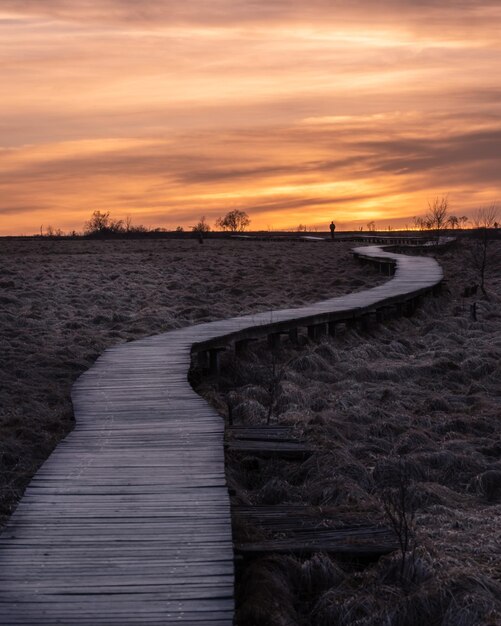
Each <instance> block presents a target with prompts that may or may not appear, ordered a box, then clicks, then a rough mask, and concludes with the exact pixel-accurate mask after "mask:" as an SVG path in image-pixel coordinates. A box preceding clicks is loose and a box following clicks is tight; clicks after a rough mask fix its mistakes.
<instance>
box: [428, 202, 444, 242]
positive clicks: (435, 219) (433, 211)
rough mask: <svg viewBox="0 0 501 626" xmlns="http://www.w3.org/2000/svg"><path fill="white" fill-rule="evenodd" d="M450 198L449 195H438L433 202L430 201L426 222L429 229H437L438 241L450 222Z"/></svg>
mask: <svg viewBox="0 0 501 626" xmlns="http://www.w3.org/2000/svg"><path fill="white" fill-rule="evenodd" d="M448 213H449V200H448V198H447V196H442V197H441V198H439V197H438V196H437V197H436V198H435V199H434V200H433V202H428V212H427V213H426V215H425V218H424V219H425V223H426V226H427V228H428V229H429V230H433V231H435V235H436V238H437V243H438V242H439V241H440V235H441V233H443V232H444V231H445V230H446V228H447V225H448V222H449V215H448Z"/></svg>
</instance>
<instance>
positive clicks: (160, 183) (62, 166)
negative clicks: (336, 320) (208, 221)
mask: <svg viewBox="0 0 501 626" xmlns="http://www.w3.org/2000/svg"><path fill="white" fill-rule="evenodd" d="M500 25H501V7H500V6H499V2H498V1H497V0H496V1H494V0H479V1H477V2H475V1H468V2H466V1H457V0H454V1H452V0H442V1H440V2H439V1H438V0H436V1H435V0H433V1H431V0H430V1H426V0H420V1H419V2H417V1H414V2H413V1H410V0H407V1H406V0H382V1H381V2H378V3H374V2H372V1H370V2H369V0H358V1H355V2H352V3H346V2H341V1H340V0H312V1H311V2H308V3H304V2H300V1H299V0H277V1H276V2H265V1H264V0H253V1H252V2H250V1H249V0H236V1H235V0H231V1H230V0H213V1H211V2H210V3H209V2H205V1H204V2H202V1H201V0H194V1H193V2H185V3H180V2H177V1H176V2H174V1H173V0H164V1H158V0H155V1H154V2H153V1H149V0H144V1H143V2H136V1H135V0H134V1H132V0H99V1H98V0H87V1H86V2H78V3H77V2H72V1H70V0H47V1H46V2H39V1H38V0H3V2H2V5H1V7H0V64H1V65H0V67H1V68H2V69H1V70H0V71H1V73H2V76H1V79H2V84H4V85H7V86H8V88H7V89H5V90H4V95H3V97H2V102H1V103H0V109H1V110H0V113H1V115H0V131H1V135H0V136H1V140H0V141H1V144H2V146H3V150H0V164H1V167H2V169H1V171H0V193H1V196H0V216H1V218H0V220H1V221H0V232H4V233H8V232H16V231H17V230H20V229H22V230H23V231H26V230H27V229H29V228H32V230H36V229H37V228H38V222H39V220H40V219H41V218H43V220H44V222H45V223H48V222H49V221H50V222H53V223H54V224H64V225H66V226H71V227H74V228H78V227H80V226H81V224H82V223H83V221H84V220H85V219H86V218H87V217H88V214H89V212H90V211H91V210H93V209H95V208H106V209H110V210H113V211H114V212H116V213H117V214H120V215H123V214H125V213H129V214H132V215H133V216H135V219H136V221H147V222H149V223H151V224H153V223H155V224H156V225H165V226H175V225H177V224H178V223H183V224H185V225H187V224H189V223H190V220H193V219H194V216H196V215H197V214H201V213H206V214H207V215H208V216H209V217H210V218H212V217H215V216H216V215H218V214H220V213H221V212H223V211H225V210H227V209H228V208H232V207H235V206H238V207H241V208H245V209H246V210H248V211H249V212H251V213H252V214H253V224H254V225H255V226H258V227H259V226H260V225H261V226H265V225H269V224H271V225H273V226H284V225H294V224H295V223H299V221H301V222H302V223H305V222H307V223H322V222H325V221H326V220H329V221H330V219H331V218H335V219H338V220H339V221H342V222H344V223H347V224H348V223H350V222H351V223H355V222H358V221H360V220H365V219H367V220H368V219H376V220H377V219H381V220H386V219H397V218H399V217H402V219H405V217H406V216H409V215H412V214H415V213H416V212H418V211H419V209H420V207H424V206H425V204H426V200H427V198H429V197H432V196H433V195H435V194H437V193H441V192H442V191H449V192H450V198H451V201H452V203H454V202H456V204H457V205H458V208H459V207H461V209H464V210H467V209H468V207H471V206H474V205H475V203H477V202H481V201H484V199H486V198H488V197H489V198H493V199H495V198H496V197H498V196H499V193H500V191H501V183H500V182H499V176H498V175H497V172H498V171H499V165H500V164H499V159H500V157H499V150H498V146H499V141H500V139H501V136H500V135H501V130H500V129H501V111H500V109H499V96H500V93H501V80H500V79H499V78H498V68H499V64H500V62H501V46H499V38H498V34H499V27H500ZM2 206H3V208H2ZM16 207H19V210H17V211H16Z"/></svg>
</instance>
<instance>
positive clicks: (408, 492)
mask: <svg viewBox="0 0 501 626" xmlns="http://www.w3.org/2000/svg"><path fill="white" fill-rule="evenodd" d="M395 469H396V471H395V475H394V476H393V478H392V482H391V486H386V487H384V488H383V489H382V490H381V501H382V504H383V510H384V513H385V515H386V518H387V520H388V522H389V524H390V526H391V528H392V529H393V532H394V533H395V536H396V538H397V541H398V545H399V548H400V566H399V581H400V584H401V586H402V587H403V588H404V589H406V588H408V587H409V585H411V584H412V583H413V581H414V579H415V577H416V547H417V538H416V523H415V513H416V509H415V507H414V501H413V498H412V492H413V488H414V485H413V480H412V475H411V472H410V471H409V465H408V464H406V463H404V462H403V461H402V460H401V459H400V458H399V459H398V461H397V463H396V466H395Z"/></svg>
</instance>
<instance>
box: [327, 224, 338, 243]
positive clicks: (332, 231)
mask: <svg viewBox="0 0 501 626" xmlns="http://www.w3.org/2000/svg"><path fill="white" fill-rule="evenodd" d="M329 228H330V229H331V239H332V241H334V231H335V230H336V224H334V222H331V223H330V226H329Z"/></svg>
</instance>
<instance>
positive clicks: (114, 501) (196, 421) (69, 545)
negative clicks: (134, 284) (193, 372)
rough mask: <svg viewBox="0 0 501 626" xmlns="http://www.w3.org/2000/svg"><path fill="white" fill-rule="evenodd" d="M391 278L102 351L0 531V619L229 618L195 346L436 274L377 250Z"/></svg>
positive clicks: (196, 623)
mask: <svg viewBox="0 0 501 626" xmlns="http://www.w3.org/2000/svg"><path fill="white" fill-rule="evenodd" d="M355 254H356V255H357V256H358V257H360V258H361V259H365V260H366V261H370V262H375V263H378V264H380V266H381V267H383V268H384V267H389V268H395V272H394V277H393V278H392V279H391V280H389V281H388V282H387V283H385V284H383V285H380V286H379V287H375V288H373V289H368V290H366V291H362V292H359V293H353V294H350V295H347V296H343V297H338V298H332V299H330V300H326V301H323V302H320V303H317V304H314V305H311V306H307V307H303V308H299V309H286V310H282V311H274V312H271V313H260V314H257V315H247V316H245V317H239V318H233V319H229V320H222V321H218V322H212V323H207V324H200V325H197V326H191V327H188V328H183V329H180V330H176V331H172V332H168V333H164V334H161V335H158V336H154V337H149V338H147V339H143V340H139V341H134V342H131V343H126V344H122V345H120V346H117V347H114V348H111V349H109V350H107V351H106V352H105V353H104V354H103V355H102V356H101V357H100V358H99V359H98V360H97V362H96V363H95V365H94V366H93V367H92V368H91V369H90V370H89V371H87V372H86V373H85V374H84V375H83V376H81V377H80V379H79V380H78V381H77V383H76V384H75V386H74V390H73V403H74V410H75V418H76V426H75V429H74V431H73V432H72V433H71V434H70V435H69V436H68V437H67V438H66V439H65V440H64V441H63V442H61V443H60V444H59V446H58V447H57V449H56V450H55V452H54V453H53V454H52V455H51V457H50V458H49V459H48V460H47V461H46V462H45V463H44V465H43V466H42V467H41V468H40V470H39V472H38V473H37V475H36V476H35V477H34V478H33V480H32V482H31V484H30V486H29V487H28V489H27V490H26V493H25V495H24V497H23V499H22V501H21V503H20V504H19V506H18V508H17V510H16V511H15V513H14V514H13V515H12V518H11V519H10V521H9V523H8V525H7V527H6V529H5V531H4V532H3V534H2V535H1V537H0V624H2V625H3V626H14V625H16V624H25V625H28V624H30V625H37V626H39V625H47V626H48V625H50V626H54V625H55V624H62V625H63V626H73V625H82V626H83V625H85V626H100V625H105V624H113V625H117V626H118V625H125V624H134V625H136V626H138V625H142V624H144V625H149V624H164V625H169V624H174V623H175V624H183V625H185V626H186V625H193V626H202V625H203V626H216V625H217V626H225V625H228V626H229V625H230V624H231V623H232V619H233V608H234V606H233V582H234V552H233V545H232V535H231V517H230V503H229V496H228V492H227V488H226V483H225V475H224V446H223V435H224V432H223V431H224V424H223V420H222V419H221V417H220V416H219V415H218V414H217V413H216V412H215V410H214V409H212V408H211V407H210V406H209V405H208V404H207V403H206V402H205V401H204V400H203V399H202V398H200V397H199V396H198V395H197V394H195V392H194V391H193V389H192V388H191V387H190V385H189V383H188V381H187V372H188V369H189V367H190V361H191V357H192V354H193V353H198V354H199V357H200V358H202V359H204V358H205V359H207V361H208V363H209V364H210V365H211V366H212V367H213V368H217V358H218V354H219V352H220V350H221V349H226V348H228V347H229V346H234V347H235V348H236V349H238V348H239V347H241V346H242V345H245V342H247V341H248V340H249V339H255V338H259V337H263V336H268V337H269V339H270V340H271V341H273V340H274V339H276V337H279V336H280V334H281V333H283V332H289V333H290V332H295V331H297V329H298V327H305V328H307V329H308V333H309V334H310V336H312V337H314V336H316V335H317V333H321V332H324V331H325V332H330V333H331V334H332V333H334V332H335V326H336V324H337V323H339V322H346V321H350V322H353V321H355V322H356V321H357V320H362V321H363V319H364V318H365V317H366V316H367V315H372V314H374V313H376V315H377V314H378V312H380V311H382V310H383V309H384V308H385V307H392V306H396V307H410V308H412V307H414V306H415V304H416V301H417V299H418V298H419V297H420V296H421V295H422V294H424V293H427V292H429V291H430V290H432V289H435V288H436V287H437V285H439V283H440V282H441V280H442V270H441V268H440V267H439V265H438V264H437V263H436V262H435V261H434V260H433V259H431V258H426V257H406V256H404V255H398V254H393V253H390V252H386V251H384V250H382V249H380V248H378V247H375V246H373V247H364V248H360V249H356V250H355Z"/></svg>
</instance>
